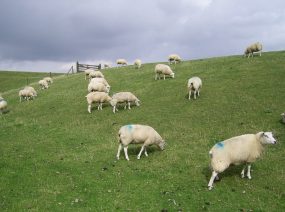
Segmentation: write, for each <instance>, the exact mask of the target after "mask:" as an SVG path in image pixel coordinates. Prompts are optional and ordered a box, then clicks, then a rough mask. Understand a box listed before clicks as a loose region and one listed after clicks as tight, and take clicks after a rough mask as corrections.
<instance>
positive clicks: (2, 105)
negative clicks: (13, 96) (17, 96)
mask: <svg viewBox="0 0 285 212" xmlns="http://www.w3.org/2000/svg"><path fill="white" fill-rule="evenodd" d="M7 106H8V104H7V101H5V99H3V98H2V97H1V96H0V113H1V114H2V113H4V112H5V111H6V109H7Z"/></svg>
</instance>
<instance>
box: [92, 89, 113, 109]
mask: <svg viewBox="0 0 285 212" xmlns="http://www.w3.org/2000/svg"><path fill="white" fill-rule="evenodd" d="M86 98H87V103H88V108H87V110H88V112H89V113H91V107H92V103H96V102H98V104H99V105H98V110H102V109H103V108H102V105H103V103H105V102H110V100H111V97H110V96H109V95H108V94H107V93H105V92H91V93H89V94H87V96H86Z"/></svg>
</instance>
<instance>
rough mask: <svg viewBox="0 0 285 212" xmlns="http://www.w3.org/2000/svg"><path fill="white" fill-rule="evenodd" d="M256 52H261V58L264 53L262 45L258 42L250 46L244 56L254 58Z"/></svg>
mask: <svg viewBox="0 0 285 212" xmlns="http://www.w3.org/2000/svg"><path fill="white" fill-rule="evenodd" d="M254 52H259V56H261V52H262V44H261V43H259V42H257V43H254V44H251V45H250V46H248V47H247V48H246V49H245V51H244V56H245V57H246V56H247V57H248V58H249V57H250V55H251V56H252V57H253V53H254Z"/></svg>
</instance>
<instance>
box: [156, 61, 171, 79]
mask: <svg viewBox="0 0 285 212" xmlns="http://www.w3.org/2000/svg"><path fill="white" fill-rule="evenodd" d="M154 73H155V77H154V79H155V80H157V78H158V79H160V75H161V74H162V75H163V79H164V80H165V76H170V77H172V78H174V73H173V71H172V70H171V68H170V67H169V66H168V65H165V64H157V65H156V66H155V68H154Z"/></svg>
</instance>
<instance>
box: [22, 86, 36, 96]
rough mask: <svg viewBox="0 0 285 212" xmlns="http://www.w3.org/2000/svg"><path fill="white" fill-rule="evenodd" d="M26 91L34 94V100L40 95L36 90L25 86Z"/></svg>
mask: <svg viewBox="0 0 285 212" xmlns="http://www.w3.org/2000/svg"><path fill="white" fill-rule="evenodd" d="M24 89H25V90H29V91H31V92H32V94H33V96H32V98H34V97H35V96H37V95H38V94H37V92H36V90H35V89H34V88H33V87H32V86H25V87H24Z"/></svg>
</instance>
